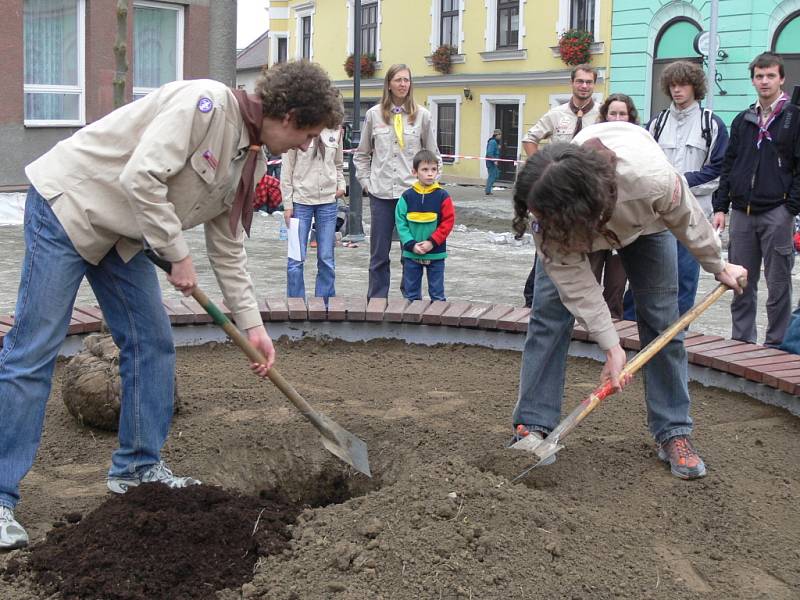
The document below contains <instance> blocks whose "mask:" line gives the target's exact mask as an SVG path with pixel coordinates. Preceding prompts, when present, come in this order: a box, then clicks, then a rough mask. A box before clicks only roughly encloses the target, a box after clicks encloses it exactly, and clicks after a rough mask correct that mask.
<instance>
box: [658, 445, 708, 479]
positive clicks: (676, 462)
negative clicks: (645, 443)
mask: <svg viewBox="0 0 800 600" xmlns="http://www.w3.org/2000/svg"><path fill="white" fill-rule="evenodd" d="M657 447H658V458H660V459H661V460H663V461H664V462H666V463H669V465H670V467H671V470H672V474H673V475H675V477H680V478H681V479H698V478H700V477H705V474H706V465H705V463H704V462H703V459H702V458H700V455H699V454H697V450H695V449H694V446H692V441H691V440H690V439H689V436H686V435H677V436H675V437H673V438H669V439H668V440H667V441H666V442H664V443H662V444H658V445H657Z"/></svg>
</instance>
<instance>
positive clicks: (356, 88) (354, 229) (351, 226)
mask: <svg viewBox="0 0 800 600" xmlns="http://www.w3.org/2000/svg"><path fill="white" fill-rule="evenodd" d="M353 10H354V13H353V129H352V130H351V136H350V139H351V141H352V144H353V147H354V148H357V147H358V144H359V142H360V141H361V0H354V2H353ZM347 161H348V165H349V170H350V211H349V213H348V215H347V240H348V241H351V242H361V241H363V240H364V225H363V222H362V213H363V210H364V209H363V203H362V197H361V193H362V191H361V184H360V183H359V182H358V179H356V168H355V165H354V164H353V152H350V153H348V155H347Z"/></svg>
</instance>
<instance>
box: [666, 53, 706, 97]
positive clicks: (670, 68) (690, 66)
mask: <svg viewBox="0 0 800 600" xmlns="http://www.w3.org/2000/svg"><path fill="white" fill-rule="evenodd" d="M660 83H661V91H662V92H664V95H665V96H669V97H672V92H670V89H669V86H671V85H673V84H677V85H691V86H692V88H694V99H695V100H697V101H698V102H699V101H700V100H702V99H703V98H705V97H706V92H707V91H708V84H707V83H706V74H705V73H704V72H703V67H701V66H700V65H698V64H697V63H693V62H689V61H688V60H676V61H675V62H674V63H670V64H669V65H667V67H666V68H665V69H664V71H663V72H662V73H661V80H660Z"/></svg>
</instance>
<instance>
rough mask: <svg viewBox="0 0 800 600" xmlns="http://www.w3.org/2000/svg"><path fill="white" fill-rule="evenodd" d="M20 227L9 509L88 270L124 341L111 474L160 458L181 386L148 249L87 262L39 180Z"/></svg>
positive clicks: (2, 364)
mask: <svg viewBox="0 0 800 600" xmlns="http://www.w3.org/2000/svg"><path fill="white" fill-rule="evenodd" d="M24 230H25V258H24V261H23V265H22V275H21V278H20V285H19V292H18V296H17V305H16V312H15V321H14V326H13V327H12V328H11V331H9V332H8V334H7V335H6V337H5V339H4V341H3V349H2V351H0V415H2V420H0V505H2V506H7V507H10V508H13V507H14V506H15V505H16V503H17V502H18V501H19V482H20V480H21V479H22V478H23V477H24V476H25V474H26V473H27V472H28V471H29V470H30V468H31V465H32V464H33V460H34V457H35V455H36V451H37V448H38V446H39V442H40V438H41V433H42V424H43V421H44V413H45V405H46V403H47V399H48V396H49V395H50V385H51V379H52V376H53V368H54V366H55V363H56V358H57V356H58V350H59V348H60V346H61V343H62V342H63V341H64V337H65V336H66V334H67V328H68V326H69V323H70V318H71V316H72V308H73V305H74V303H75V296H76V294H77V292H78V287H79V286H80V283H81V280H82V279H83V277H84V276H86V278H87V279H88V280H89V283H90V284H91V286H92V289H93V290H94V293H95V296H96V298H97V301H98V302H99V304H100V308H101V309H102V311H103V316H104V317H105V319H106V322H107V324H108V326H109V329H110V330H111V333H112V336H113V338H114V341H115V342H116V343H117V345H118V346H119V348H120V359H119V367H120V376H121V378H122V407H121V412H120V421H119V448H117V450H116V451H115V452H114V454H113V456H112V466H111V468H110V470H109V475H112V476H116V475H127V474H131V473H133V472H135V471H137V470H139V469H141V468H143V467H147V466H149V465H152V464H154V463H156V462H158V461H159V460H160V459H161V447H162V446H163V445H164V442H165V441H166V439H167V434H168V433H169V427H170V423H171V420H172V401H173V397H174V393H175V390H174V377H175V347H174V344H173V341H172V330H171V327H170V322H169V318H168V317H167V314H166V311H165V310H164V306H163V305H162V303H161V289H160V287H159V284H158V277H157V276H156V271H155V268H154V267H153V265H152V264H151V263H150V261H149V260H148V259H147V258H146V257H145V256H144V254H142V253H139V254H137V255H136V256H134V257H133V259H131V260H130V261H129V262H127V263H125V262H123V261H122V259H121V258H120V257H119V255H118V254H117V252H116V250H113V249H112V250H111V251H109V253H108V254H107V255H106V256H105V257H104V258H103V260H102V261H100V264H98V265H97V266H95V265H92V264H90V263H88V262H86V261H85V260H84V259H83V258H82V257H81V256H80V255H79V254H78V252H77V251H76V250H75V247H74V246H73V245H72V242H71V241H70V239H69V238H68V237H67V235H66V233H65V232H64V229H63V228H62V227H61V224H60V223H59V221H58V219H57V218H56V216H55V215H54V214H53V211H52V209H51V208H50V205H49V204H48V203H47V201H46V200H45V199H44V198H42V197H41V196H40V195H39V193H38V192H37V191H36V190H35V189H34V188H33V187H31V188H30V191H29V192H28V198H27V203H26V205H25V224H24Z"/></svg>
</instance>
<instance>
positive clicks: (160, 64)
mask: <svg viewBox="0 0 800 600" xmlns="http://www.w3.org/2000/svg"><path fill="white" fill-rule="evenodd" d="M181 79H183V7H182V6H178V5H175V4H164V3H162V2H145V1H137V2H134V4H133V99H134V100H138V99H139V98H141V97H143V96H145V95H147V94H149V93H150V92H152V91H153V90H154V89H156V88H158V87H160V86H162V85H164V84H165V83H169V82H170V81H179V80H181Z"/></svg>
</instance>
